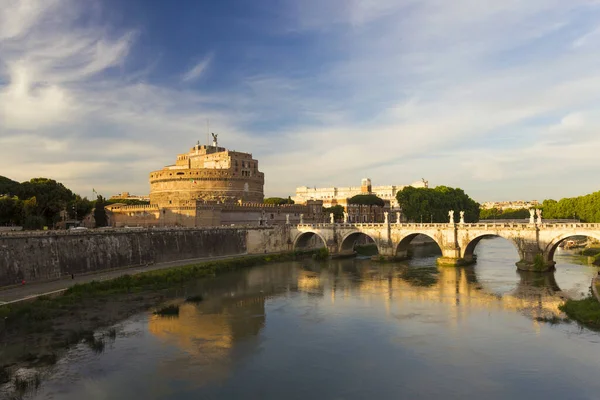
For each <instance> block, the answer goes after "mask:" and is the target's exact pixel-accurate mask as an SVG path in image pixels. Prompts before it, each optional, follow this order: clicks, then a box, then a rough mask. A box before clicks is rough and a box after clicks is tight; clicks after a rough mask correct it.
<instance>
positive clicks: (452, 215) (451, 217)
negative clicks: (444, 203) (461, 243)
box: [448, 210, 454, 224]
mask: <svg viewBox="0 0 600 400" xmlns="http://www.w3.org/2000/svg"><path fill="white" fill-rule="evenodd" d="M448 218H450V222H449V223H450V224H453V223H454V210H450V211H448Z"/></svg>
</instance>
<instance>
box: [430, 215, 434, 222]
mask: <svg viewBox="0 0 600 400" xmlns="http://www.w3.org/2000/svg"><path fill="white" fill-rule="evenodd" d="M430 222H431V223H432V224H433V214H431V221H430Z"/></svg>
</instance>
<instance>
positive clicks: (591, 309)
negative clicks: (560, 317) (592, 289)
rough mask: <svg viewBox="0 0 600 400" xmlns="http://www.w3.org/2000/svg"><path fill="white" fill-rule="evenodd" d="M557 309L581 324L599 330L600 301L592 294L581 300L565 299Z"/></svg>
mask: <svg viewBox="0 0 600 400" xmlns="http://www.w3.org/2000/svg"><path fill="white" fill-rule="evenodd" d="M559 309H560V310H561V311H562V312H564V313H565V314H567V316H568V317H569V318H571V319H572V320H575V321H577V322H578V323H580V324H581V325H583V326H585V327H587V328H590V329H593V330H596V331H600V302H598V299H596V298H595V297H594V296H590V297H588V298H586V299H583V300H567V301H566V302H565V304H563V305H561V306H560V307H559Z"/></svg>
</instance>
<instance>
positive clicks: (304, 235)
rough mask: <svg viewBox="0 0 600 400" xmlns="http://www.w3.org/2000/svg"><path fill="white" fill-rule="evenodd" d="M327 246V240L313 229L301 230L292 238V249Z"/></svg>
mask: <svg viewBox="0 0 600 400" xmlns="http://www.w3.org/2000/svg"><path fill="white" fill-rule="evenodd" d="M322 247H327V241H326V240H325V238H324V237H323V236H321V235H320V234H319V233H317V232H315V231H306V232H301V233H300V234H299V235H298V236H296V239H295V240H294V250H310V249H318V248H322Z"/></svg>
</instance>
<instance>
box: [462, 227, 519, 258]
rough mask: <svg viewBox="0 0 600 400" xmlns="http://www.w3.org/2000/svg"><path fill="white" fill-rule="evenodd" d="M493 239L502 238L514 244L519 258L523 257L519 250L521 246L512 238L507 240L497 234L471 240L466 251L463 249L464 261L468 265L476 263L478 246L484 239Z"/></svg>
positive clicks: (480, 236)
mask: <svg viewBox="0 0 600 400" xmlns="http://www.w3.org/2000/svg"><path fill="white" fill-rule="evenodd" d="M491 238H502V239H504V240H506V241H508V242H510V243H512V245H513V246H514V247H515V250H516V251H517V254H518V256H519V257H521V251H520V249H519V246H518V244H517V243H516V242H515V241H514V240H513V239H512V238H507V237H504V236H502V235H498V234H497V233H486V234H483V235H479V236H476V237H475V238H473V239H471V240H470V241H469V243H467V245H466V246H465V247H464V249H462V253H463V254H462V258H463V260H465V262H466V263H473V262H475V249H476V248H477V245H478V244H479V242H481V241H482V240H483V239H491ZM517 261H518V260H517Z"/></svg>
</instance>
